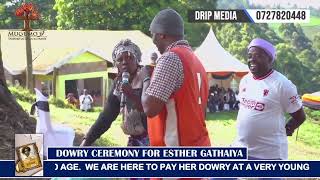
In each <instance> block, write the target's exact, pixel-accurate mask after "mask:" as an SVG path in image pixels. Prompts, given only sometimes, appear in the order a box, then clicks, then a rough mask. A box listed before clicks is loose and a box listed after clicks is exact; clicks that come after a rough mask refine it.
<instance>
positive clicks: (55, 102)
mask: <svg viewBox="0 0 320 180" xmlns="http://www.w3.org/2000/svg"><path fill="white" fill-rule="evenodd" d="M49 103H50V104H52V105H55V106H56V107H59V108H70V109H73V110H77V108H76V107H75V106H73V105H71V104H68V103H66V102H65V101H63V100H61V99H57V98H54V97H53V96H50V98H49Z"/></svg>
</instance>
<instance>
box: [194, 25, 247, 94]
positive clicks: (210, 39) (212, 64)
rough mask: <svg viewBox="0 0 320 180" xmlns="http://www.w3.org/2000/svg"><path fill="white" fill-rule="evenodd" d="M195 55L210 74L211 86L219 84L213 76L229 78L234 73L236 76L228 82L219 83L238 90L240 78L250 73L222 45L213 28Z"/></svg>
mask: <svg viewBox="0 0 320 180" xmlns="http://www.w3.org/2000/svg"><path fill="white" fill-rule="evenodd" d="M195 54H196V55H197V56H198V57H199V59H200V61H201V63H202V65H203V66H204V68H205V70H206V72H207V73H208V78H209V84H210V86H212V85H214V84H218V82H217V80H216V79H213V78H212V75H215V76H226V77H229V76H230V75H232V73H234V75H235V76H231V78H227V80H226V81H222V80H218V81H220V83H219V84H221V86H222V87H225V88H226V87H231V86H234V87H232V88H233V89H237V88H238V87H237V86H238V85H237V84H238V82H239V81H240V78H241V77H242V76H244V75H245V74H247V73H248V72H249V68H248V66H247V65H245V64H243V63H242V62H240V61H239V60H238V59H236V58H235V57H233V56H232V55H231V54H230V53H229V52H228V51H226V50H225V49H224V48H223V47H222V46H221V45H220V43H219V41H218V40H217V38H216V36H215V35H214V33H213V31H212V29H211V28H210V30H209V33H208V35H207V37H206V38H205V40H204V41H203V42H202V44H201V45H200V46H199V47H198V48H197V49H196V50H195ZM232 77H233V78H232Z"/></svg>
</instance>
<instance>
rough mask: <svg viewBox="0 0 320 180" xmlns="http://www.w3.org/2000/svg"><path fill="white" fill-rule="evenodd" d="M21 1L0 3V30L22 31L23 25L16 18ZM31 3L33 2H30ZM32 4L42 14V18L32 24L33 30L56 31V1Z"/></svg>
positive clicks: (35, 1)
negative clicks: (54, 7)
mask: <svg viewBox="0 0 320 180" xmlns="http://www.w3.org/2000/svg"><path fill="white" fill-rule="evenodd" d="M21 2H22V1H21V0H16V1H11V2H9V1H4V2H0V14H1V16H0V28H1V29H22V28H23V23H22V21H21V20H19V19H18V18H17V17H16V16H15V11H16V9H18V7H19V6H20V5H21ZM29 2H31V0H30V1H29ZM32 3H33V4H34V5H35V6H36V7H37V9H38V10H39V12H40V15H41V18H40V19H39V20H37V21H34V22H32V25H31V27H32V28H33V29H56V27H57V21H56V19H55V17H56V14H57V12H56V11H55V10H54V9H53V6H54V4H55V1H54V0H48V1H43V0H32Z"/></svg>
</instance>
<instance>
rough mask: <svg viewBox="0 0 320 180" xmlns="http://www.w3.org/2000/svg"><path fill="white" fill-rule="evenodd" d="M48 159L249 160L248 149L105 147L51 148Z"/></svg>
mask: <svg viewBox="0 0 320 180" xmlns="http://www.w3.org/2000/svg"><path fill="white" fill-rule="evenodd" d="M48 159H49V160H51V159H124V160H126V159H131V160H132V159H139V160H142V159H157V160H162V159H180V160H183V159H197V160H210V159H235V160H241V159H242V160H245V159H247V148H244V147H230V148H211V147H201V148H197V147H193V148H190V147H184V148H181V147H170V148H167V147H162V148H159V147H158V148H154V147H109V148H108V147H105V148H90V147H87V148H76V147H74V148H49V149H48Z"/></svg>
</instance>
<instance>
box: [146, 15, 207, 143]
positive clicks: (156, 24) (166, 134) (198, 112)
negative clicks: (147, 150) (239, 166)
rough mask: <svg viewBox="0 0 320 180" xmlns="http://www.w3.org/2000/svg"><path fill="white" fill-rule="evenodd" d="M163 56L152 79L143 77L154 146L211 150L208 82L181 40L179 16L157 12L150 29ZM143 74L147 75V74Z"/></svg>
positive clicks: (151, 140)
mask: <svg viewBox="0 0 320 180" xmlns="http://www.w3.org/2000/svg"><path fill="white" fill-rule="evenodd" d="M150 31H151V34H152V39H153V43H154V44H155V45H156V46H157V48H158V50H159V52H160V53H161V54H162V56H161V57H160V58H159V59H158V61H157V65H156V67H155V69H154V72H153V74H152V77H151V81H150V77H148V76H147V75H146V78H145V79H144V81H143V82H144V86H143V87H144V89H143V93H142V105H143V108H144V112H145V113H146V114H147V116H148V133H149V138H150V144H151V145H153V146H210V140H209V136H208V131H207V129H206V125H205V110H206V106H207V98H208V82H207V76H206V72H205V70H204V67H203V66H202V64H201V63H200V61H199V59H198V58H197V57H196V56H195V54H194V53H193V51H192V49H191V47H190V46H189V44H188V42H187V41H186V40H183V36H184V27H183V20H182V18H181V16H180V15H179V14H178V13H177V12H176V11H175V10H173V9H164V10H162V11H160V12H159V13H158V14H157V15H156V16H155V18H154V19H153V21H152V22H151V25H150ZM145 74H148V72H146V73H145Z"/></svg>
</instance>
